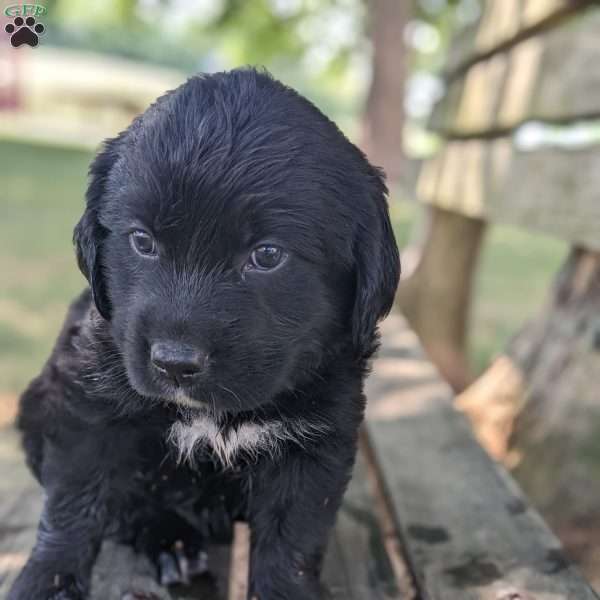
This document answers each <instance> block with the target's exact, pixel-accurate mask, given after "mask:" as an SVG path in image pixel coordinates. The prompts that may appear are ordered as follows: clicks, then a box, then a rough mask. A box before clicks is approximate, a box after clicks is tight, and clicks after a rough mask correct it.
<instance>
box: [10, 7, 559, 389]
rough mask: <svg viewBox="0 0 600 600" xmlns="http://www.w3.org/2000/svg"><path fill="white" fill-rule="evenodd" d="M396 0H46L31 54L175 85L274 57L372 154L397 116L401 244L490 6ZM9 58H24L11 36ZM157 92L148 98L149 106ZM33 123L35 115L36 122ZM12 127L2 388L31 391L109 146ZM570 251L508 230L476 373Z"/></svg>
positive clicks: (489, 280)
mask: <svg viewBox="0 0 600 600" xmlns="http://www.w3.org/2000/svg"><path fill="white" fill-rule="evenodd" d="M395 1H396V0H379V1H378V2H371V1H369V0H252V1H248V0H198V1H195V2H188V1H186V0H106V1H104V2H90V1H83V0H47V1H46V2H44V4H45V5H46V6H47V8H48V13H47V15H46V16H44V18H43V21H44V23H45V24H46V25H47V32H46V33H45V35H44V38H43V40H42V44H41V45H40V47H39V48H37V49H35V50H33V51H31V52H30V54H31V57H32V58H31V60H33V58H34V57H35V58H39V59H40V60H41V59H42V58H43V57H44V56H47V57H52V56H54V55H52V54H51V50H52V49H54V48H59V49H66V50H69V51H71V52H72V53H81V56H82V57H89V56H91V55H89V54H88V53H89V52H93V53H95V54H99V55H102V56H110V57H117V58H119V60H120V59H127V60H128V61H135V62H133V63H131V64H132V65H133V67H134V69H135V70H136V71H141V70H142V67H143V68H144V69H146V68H149V67H150V68H155V67H156V68H157V69H158V68H159V67H168V68H169V76H170V77H171V78H173V77H174V79H175V80H177V78H181V79H183V78H184V77H185V76H187V75H190V74H192V73H194V72H197V71H214V70H221V69H228V68H231V67H235V66H239V65H246V64H253V65H264V66H265V67H267V68H268V69H269V70H270V71H271V72H272V73H273V74H274V75H275V76H277V77H279V78H281V79H282V80H283V81H285V82H286V83H288V84H290V85H292V86H294V87H296V88H298V89H299V90H300V91H301V92H302V93H304V94H305V95H307V96H308V97H309V98H310V99H311V100H313V101H314V102H315V103H316V104H317V105H318V106H319V107H320V108H321V109H322V110H323V111H324V112H326V113H327V114H328V115H329V116H330V117H331V118H333V119H334V120H336V121H337V122H338V123H339V124H340V126H341V127H342V129H343V130H344V131H345V132H346V133H347V134H348V135H349V136H350V137H351V138H352V139H353V140H355V141H356V142H358V143H363V147H365V146H369V143H370V142H369V139H368V134H367V133H365V132H368V131H369V128H370V129H371V130H374V128H376V124H375V125H372V126H370V125H369V123H368V121H369V119H370V118H371V117H372V116H373V115H374V116H375V118H376V117H377V115H380V114H385V115H387V116H386V121H385V123H384V127H385V129H386V131H387V130H389V134H390V135H389V136H388V139H387V140H383V142H380V146H379V156H381V157H383V158H382V159H381V160H378V159H377V158H374V161H375V162H377V163H380V164H383V162H385V161H387V163H388V164H384V166H385V167H386V169H387V170H388V171H389V172H390V174H391V175H392V177H391V190H392V194H391V208H392V214H393V218H394V223H395V226H396V231H397V236H398V241H399V243H400V245H401V246H405V245H407V244H408V243H409V241H410V240H411V239H412V237H413V236H414V235H415V233H414V232H415V231H418V229H419V228H418V227H417V226H415V223H416V222H418V221H419V216H420V215H421V213H422V209H421V208H419V207H418V206H417V205H416V204H415V203H414V202H413V201H412V192H411V190H412V185H411V180H412V178H413V173H414V170H415V165H416V164H418V160H419V159H420V158H422V157H423V156H426V155H428V154H431V153H432V152H433V151H434V150H435V148H436V143H437V142H436V139H435V137H434V136H432V135H430V134H429V133H428V132H427V131H426V121H427V117H428V115H429V113H430V110H431V107H432V104H433V103H434V102H435V100H436V99H437V98H438V97H439V95H440V94H441V93H442V91H443V84H442V81H441V79H440V77H439V75H438V73H439V71H440V68H441V66H442V64H443V60H444V57H445V55H446V52H447V48H448V44H449V41H450V38H451V34H452V31H453V30H454V29H455V27H456V26H457V25H465V24H468V23H471V22H474V21H475V20H476V19H477V18H478V16H479V14H480V10H481V5H480V0H413V1H411V2H408V1H407V2H404V3H398V4H394V2H395ZM386 5H387V8H388V9H391V10H394V9H398V8H401V9H402V10H401V12H400V13H397V14H396V16H395V17H394V19H397V20H398V22H393V23H392V24H391V25H392V26H393V29H392V34H391V36H390V34H389V28H388V33H387V34H386V30H385V26H386V19H385V14H379V20H378V15H377V14H376V10H379V9H381V7H382V6H383V7H384V8H385V6H386ZM388 25H389V23H388ZM380 34H381V35H380ZM386 35H387V37H386ZM386 47H388V50H386ZM399 48H400V50H401V53H399V51H398V49H399ZM27 50H28V49H27ZM3 51H4V52H5V53H6V52H15V51H14V50H13V49H10V48H8V45H7V48H3ZM17 52H19V53H20V52H21V50H18V51H17ZM44 53H46V54H44ZM11 56H12V55H11ZM377 56H379V59H377ZM382 57H383V58H382ZM49 60H50V59H49ZM82 60H88V58H84V59H82ZM377 60H379V62H381V64H383V65H384V67H385V65H386V61H387V72H388V73H389V72H390V68H391V70H392V72H393V73H395V74H396V75H395V77H394V78H393V79H394V81H393V82H390V79H391V78H390V77H387V78H386V77H384V78H383V81H378V80H377V72H378V71H377V64H376V63H377ZM47 64H48V63H44V65H46V66H43V67H41V69H42V71H43V72H42V73H41V75H40V77H41V76H42V75H44V74H45V75H46V76H47V77H49V78H54V79H55V78H56V76H57V74H58V72H56V73H55V72H52V68H49V67H48V66H47ZM50 64H51V65H52V63H50ZM20 68H21V67H20ZM94 68H95V69H97V70H96V71H94V70H93V69H89V72H90V77H92V78H95V79H97V80H98V81H103V82H105V81H106V80H108V79H109V73H108V72H104V71H102V69H101V68H100V67H94ZM32 69H33V67H32ZM67 70H68V69H67ZM31 72H33V71H31ZM31 72H30V73H31ZM157 73H158V71H157ZM150 74H152V71H150ZM173 74H174V75H173ZM36 76H37V75H36ZM23 79H24V81H26V82H27V81H29V83H31V82H32V80H33V79H34V77H33V76H32V75H31V74H29V75H28V74H27V73H25V74H24V77H23ZM380 79H381V78H380ZM170 80H171V79H169V81H170ZM119 81H120V83H118V87H119V90H118V93H123V94H125V93H127V94H129V95H131V94H136V93H137V89H136V86H137V85H138V82H137V80H134V79H131V80H127V79H126V80H125V84H124V83H123V82H122V80H119ZM390 83H393V84H394V85H393V86H391V87H390ZM90 89H91V88H90ZM93 93H94V94H96V93H97V92H93ZM103 93H105V92H103ZM140 93H141V92H140ZM153 95H155V93H154V92H153ZM107 97H108V96H107ZM150 97H153V96H150ZM108 98H109V99H108V100H106V101H108V102H113V100H112V99H111V98H112V96H111V97H108ZM92 100H94V99H92ZM148 101H149V99H146V96H143V102H141V104H140V106H139V109H140V110H141V109H142V108H143V106H144V105H145V104H147V103H148ZM56 102H58V103H66V100H65V99H64V98H59V99H58V100H56ZM86 103H87V104H90V103H92V104H93V102H91V100H90V99H89V98H87V99H86V100H85V102H83V101H82V105H83V104H86ZM47 107H48V104H47V100H46V99H44V100H43V103H42V110H41V114H40V115H39V118H40V119H41V120H44V119H45V120H46V121H48V122H49V123H48V124H49V125H52V123H50V122H51V121H52V122H53V121H54V117H50V116H48V110H47ZM369 107H371V113H372V115H371V117H370V116H369ZM373 107H374V108H373ZM84 109H85V107H83V108H81V107H79V106H76V107H75V108H73V109H72V113H74V114H75V113H81V114H82V115H86V116H84V117H83V118H84V121H85V123H90V124H92V123H93V122H95V121H96V120H97V119H96V117H95V116H94V115H95V113H94V112H90V113H89V115H91V116H89V115H88V113H85V112H84ZM90 110H92V111H93V110H96V109H95V108H92V109H90ZM127 110H130V108H128V109H127ZM136 110H138V107H135V106H134V109H133V112H135V111H136ZM386 111H387V112H386ZM6 115H7V113H4V114H3V113H0V119H4V125H6V126H7V128H8V129H10V127H9V125H10V124H11V123H13V119H12V118H10V123H9V117H7V116H6ZM389 115H391V117H389ZM129 118H130V116H128V117H127V120H129ZM34 122H35V123H37V122H38V121H33V120H32V119H31V118H30V117H27V123H28V124H29V125H28V127H29V128H30V129H31V128H32V127H34V126H33V125H32V123H34ZM40 122H41V121H40ZM120 122H121V121H119V123H120ZM111 123H112V121H111ZM121 126H122V125H121ZM35 127H37V125H35ZM40 127H41V126H40ZM111 127H112V125H111ZM10 131H11V134H10V135H4V134H3V133H2V132H1V131H0V272H1V273H2V289H0V394H2V393H8V394H16V393H17V392H18V391H20V390H21V389H22V388H23V386H24V385H25V384H26V383H27V381H28V379H29V378H31V376H33V375H34V374H35V372H36V371H37V370H38V369H39V368H40V366H41V364H42V363H43V361H44V359H45V357H46V356H47V354H48V352H49V350H50V348H51V345H52V343H53V340H54V337H55V335H56V333H57V331H58V329H59V327H60V325H61V322H62V318H63V315H64V311H65V309H66V305H67V303H68V302H69V300H70V299H71V298H72V297H73V295H74V294H75V293H76V292H77V290H78V289H80V288H81V287H82V286H83V285H84V280H83V278H82V277H81V275H80V274H79V273H78V272H77V270H76V266H75V261H74V258H73V251H72V247H71V241H70V240H71V231H72V227H73V225H74V223H75V222H76V220H77V219H78V216H79V214H80V213H81V210H82V203H83V194H84V189H85V184H86V173H87V167H88V164H89V161H90V160H91V158H92V156H93V152H92V149H93V148H94V147H95V146H96V145H97V142H98V141H99V140H96V139H95V138H94V136H93V135H92V136H88V135H87V134H85V133H84V131H85V129H84V128H82V126H80V125H77V131H78V132H79V133H77V135H78V136H79V138H81V139H80V141H81V144H79V143H78V142H79V140H75V143H74V142H73V139H71V138H69V140H68V141H67V139H66V138H65V139H64V140H61V139H56V136H55V137H54V138H52V139H50V140H48V139H44V140H42V141H40V140H38V139H36V136H35V135H33V136H31V135H27V136H25V135H23V136H21V135H20V134H18V133H17V134H15V133H14V128H13V129H10ZM19 131H20V130H19ZM371 142H372V140H371ZM386 144H387V145H386ZM375 150H376V148H375ZM369 153H370V152H369ZM373 154H376V153H375V152H374V153H373ZM370 155H371V153H370ZM400 157H401V158H400ZM401 163H402V169H401V170H398V171H396V167H397V166H400V164H401ZM403 182H404V183H403ZM564 252H565V246H564V244H562V243H560V242H556V241H553V240H550V239H547V238H544V237H542V236H534V235H530V234H527V233H524V232H522V231H518V230H516V229H512V228H507V227H496V228H495V229H494V230H493V232H492V233H491V236H490V238H489V240H488V242H487V244H486V247H485V250H484V253H483V257H482V263H483V266H482V269H481V271H480V272H481V273H482V275H481V277H479V279H478V281H477V289H476V294H475V308H474V326H473V328H472V331H473V335H472V339H471V344H470V345H471V350H470V356H471V361H472V363H473V366H474V367H475V370H480V369H482V368H483V366H484V365H486V364H487V363H488V362H489V359H490V357H491V356H493V355H494V354H495V353H496V352H498V351H499V350H500V349H501V348H503V347H504V345H505V343H506V340H507V338H508V337H509V336H510V333H511V332H513V331H515V330H516V328H517V326H518V325H520V324H521V323H522V322H523V321H524V320H525V318H526V317H527V316H528V315H530V314H532V313H533V312H534V311H535V309H536V308H537V307H538V306H539V305H540V304H541V302H542V301H543V298H544V295H545V292H546V290H547V288H548V283H549V281H550V279H551V277H552V274H553V273H554V272H555V271H556V269H557V268H558V265H559V263H560V261H561V259H562V257H563V255H564ZM407 256H408V254H407ZM407 262H408V261H407Z"/></svg>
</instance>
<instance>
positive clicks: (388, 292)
mask: <svg viewBox="0 0 600 600" xmlns="http://www.w3.org/2000/svg"><path fill="white" fill-rule="evenodd" d="M369 179H370V186H369V187H370V190H371V191H370V198H369V199H368V200H369V202H368V208H367V210H366V214H363V218H362V220H361V222H360V223H359V228H358V230H357V233H356V237H355V239H354V260H355V273H356V296H355V300H354V312H353V316H352V331H353V338H354V345H355V348H356V351H357V353H358V355H359V356H368V355H370V354H371V352H372V351H373V347H374V342H375V333H376V328H377V322H378V321H379V320H380V319H382V318H383V317H385V316H386V315H387V314H388V313H389V311H390V309H391V308H392V304H393V302H394V296H395V294H396V288H397V287H398V280H399V279H400V257H399V254H398V246H397V245H396V239H395V237H394V231H393V229H392V224H391V223H390V217H389V213H388V206H387V188H386V185H385V181H384V175H383V171H381V170H379V169H376V168H374V167H370V177H369Z"/></svg>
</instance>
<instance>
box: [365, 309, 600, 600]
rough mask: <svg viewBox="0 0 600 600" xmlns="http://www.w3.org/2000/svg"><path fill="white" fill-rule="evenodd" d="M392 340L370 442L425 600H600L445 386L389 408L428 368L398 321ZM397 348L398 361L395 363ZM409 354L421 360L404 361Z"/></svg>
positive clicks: (391, 324) (380, 372) (376, 394)
mask: <svg viewBox="0 0 600 600" xmlns="http://www.w3.org/2000/svg"><path fill="white" fill-rule="evenodd" d="M385 330H386V331H388V332H390V333H389V335H387V334H384V346H385V348H386V352H387V353H388V357H387V358H386V357H385V356H384V357H383V358H382V362H381V364H378V361H376V363H375V368H374V376H373V378H372V380H371V383H370V384H369V395H370V398H371V403H372V405H371V408H370V411H369V419H368V434H369V440H370V445H371V448H372V451H373V454H374V456H375V458H376V460H377V461H378V465H379V469H380V472H381V473H380V474H381V477H382V479H383V480H384V482H385V487H386V495H387V497H388V500H389V504H390V506H391V508H392V509H393V511H394V514H395V517H396V522H397V526H398V527H399V530H400V534H401V538H402V540H403V542H404V548H405V552H406V554H407V558H408V560H409V563H410V565H411V568H412V571H413V574H414V576H415V579H416V583H417V587H418V588H419V591H420V592H421V595H422V596H423V597H425V598H428V599H429V600H488V599H489V600H492V599H494V600H504V599H506V600H508V599H513V598H514V599H515V600H516V599H519V600H556V599H558V598H561V599H562V598H565V599H571V598H572V599H577V600H588V599H592V598H598V596H597V595H596V594H595V593H594V592H593V591H592V589H591V588H590V587H589V586H588V585H587V583H586V582H585V581H584V580H583V579H582V577H581V576H580V575H579V573H578V571H577V569H576V568H575V567H573V566H572V565H570V564H569V563H568V561H567V560H566V559H565V558H564V556H563V554H562V550H561V547H560V543H559V542H558V540H557V539H556V538H555V536H554V535H553V534H552V533H551V532H550V531H549V529H548V528H547V526H546V525H545V524H544V522H543V520H542V519H541V517H540V516H539V515H538V513H537V512H536V511H535V510H533V509H532V508H531V507H529V506H528V505H527V501H526V499H525V498H524V496H523V495H522V493H521V492H520V491H519V489H518V487H517V485H516V484H515V483H514V481H513V480H512V479H511V478H510V477H509V475H508V474H507V473H506V472H505V471H504V469H503V468H502V467H500V466H499V465H497V464H495V463H494V462H493V461H492V460H491V459H490V458H489V457H488V455H487V454H486V453H485V452H484V451H483V450H482V448H481V447H480V446H479V445H478V444H477V443H476V441H475V439H474V437H473V435H472V433H471V430H470V428H469V426H468V424H467V422H466V420H465V419H464V417H462V415H460V414H458V413H457V412H456V411H455V410H454V409H453V408H452V404H451V402H452V398H451V395H450V392H449V391H448V390H447V389H446V390H445V391H444V388H445V386H444V384H443V383H441V382H440V384H439V386H438V388H437V389H435V388H433V387H431V385H422V386H421V393H415V392H416V390H414V392H413V393H412V394H411V395H410V397H409V396H407V397H406V399H405V400H406V401H405V403H404V405H403V406H398V404H396V405H395V406H394V405H393V404H392V403H388V404H386V395H389V394H390V393H392V392H390V390H393V389H394V388H395V383H394V382H395V381H397V380H398V378H400V379H401V378H402V377H404V376H405V375H406V373H407V371H408V372H409V371H410V370H412V371H414V372H419V370H420V367H419V365H422V370H423V371H427V369H428V368H429V367H428V363H426V362H425V363H423V352H422V350H421V349H420V347H419V344H418V341H417V339H416V337H415V336H414V335H413V334H412V333H411V332H410V331H409V330H408V329H407V328H406V325H405V324H404V322H403V321H402V320H401V319H400V318H399V317H392V318H390V319H389V320H388V321H387V322H386V325H385ZM394 338H395V340H394ZM400 340H402V341H401V342H400ZM394 342H395V344H396V347H397V350H398V354H399V355H400V356H399V357H398V358H396V359H392V358H390V357H389V354H390V353H393V351H394V347H395V346H394ZM398 342H400V343H401V344H402V347H399V346H398ZM407 343H408V346H407ZM408 348H413V349H414V353H413V356H412V357H409V358H406V354H407V349H408ZM402 355H404V357H402ZM392 360H396V361H397V363H398V364H397V369H396V372H395V370H394V369H393V367H392V365H391V364H390V361H392ZM407 361H408V363H409V364H408V365H407V364H406V363H407ZM382 365H383V366H384V367H385V368H382ZM511 594H512V595H511Z"/></svg>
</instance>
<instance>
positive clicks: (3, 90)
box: [0, 46, 21, 111]
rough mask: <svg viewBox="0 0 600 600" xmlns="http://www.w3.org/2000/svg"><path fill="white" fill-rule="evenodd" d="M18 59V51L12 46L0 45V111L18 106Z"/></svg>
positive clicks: (19, 98) (19, 102) (19, 99)
mask: <svg viewBox="0 0 600 600" xmlns="http://www.w3.org/2000/svg"><path fill="white" fill-rule="evenodd" d="M20 59H21V57H20V56H19V52H18V51H16V50H15V49H14V48H12V47H10V46H9V47H8V48H6V47H0V111H2V110H17V109H18V108H20V105H21V94H20V87H19V71H20V69H19V63H20V62H21V60H20Z"/></svg>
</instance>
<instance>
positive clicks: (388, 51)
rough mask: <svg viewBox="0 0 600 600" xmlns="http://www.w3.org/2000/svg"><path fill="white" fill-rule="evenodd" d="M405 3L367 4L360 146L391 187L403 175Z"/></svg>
mask: <svg viewBox="0 0 600 600" xmlns="http://www.w3.org/2000/svg"><path fill="white" fill-rule="evenodd" d="M408 4H409V3H408V2H405V1H404V0H371V1H370V2H369V3H368V6H369V16H370V19H371V22H370V26H371V40H372V43H373V60H372V68H373V73H372V79H371V87H370V90H369V94H368V97H367V103H366V107H365V113H364V116H363V132H362V141H361V146H362V148H363V150H364V151H365V152H366V154H367V156H368V157H369V159H370V160H371V162H372V163H373V164H376V165H378V166H381V167H383V168H384V169H385V171H386V173H387V175H388V178H389V179H390V181H391V182H392V183H394V182H397V181H398V179H399V178H400V174H401V172H402V164H403V151H402V133H403V127H404V79H405V76H406V49H405V46H404V36H403V32H404V27H405V25H406V22H407V20H408Z"/></svg>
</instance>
